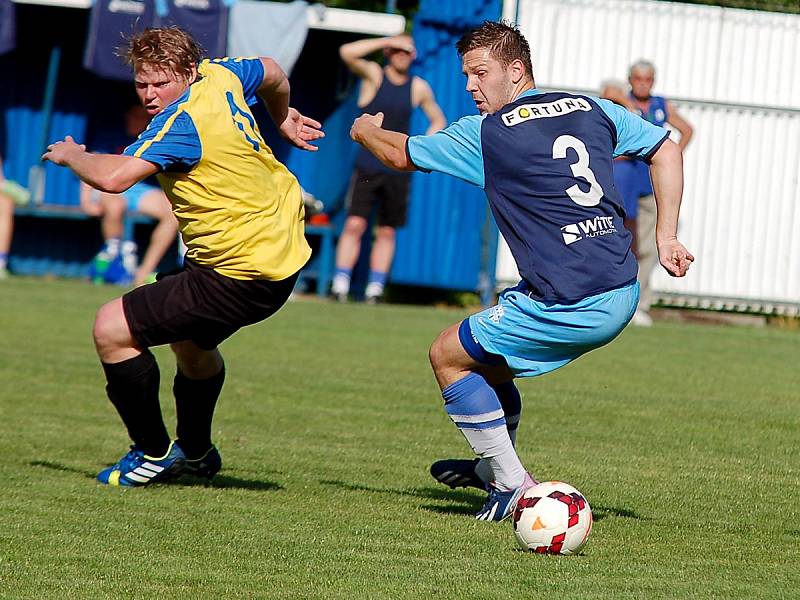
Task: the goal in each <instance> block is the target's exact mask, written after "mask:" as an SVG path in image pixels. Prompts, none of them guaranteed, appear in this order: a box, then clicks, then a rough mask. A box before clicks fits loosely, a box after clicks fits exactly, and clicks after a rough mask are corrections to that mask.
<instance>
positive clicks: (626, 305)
mask: <svg viewBox="0 0 800 600" xmlns="http://www.w3.org/2000/svg"><path fill="white" fill-rule="evenodd" d="M638 302H639V284H638V283H636V282H634V283H632V284H630V285H627V286H625V287H621V288H617V289H615V290H611V291H608V292H603V293H602V294H597V295H596V296H589V297H588V298H584V299H583V300H581V301H580V302H576V303H575V304H551V303H545V302H540V301H538V300H534V299H532V298H530V297H529V296H528V295H527V294H526V293H525V292H524V291H521V290H520V289H519V287H516V288H509V289H507V290H504V291H503V292H502V293H501V294H500V298H499V300H498V303H497V305H495V306H493V307H491V308H488V309H486V310H484V311H482V312H479V313H476V314H474V315H472V316H471V317H469V318H468V319H465V320H464V322H462V323H461V327H460V329H459V332H458V333H459V338H460V340H461V344H462V345H463V346H464V349H465V350H466V351H467V353H468V354H469V355H470V356H471V357H472V358H474V359H475V360H476V361H478V362H480V363H483V364H502V363H503V362H505V363H506V364H507V365H508V367H509V368H510V369H511V371H512V372H513V373H514V375H515V376H517V377H535V376H536V375H544V374H545V373H549V372H550V371H553V370H555V369H558V368H559V367H563V366H564V365H566V364H567V363H569V362H572V361H573V360H575V359H576V358H578V357H579V356H581V355H582V354H586V353H587V352H589V351H591V350H594V349H595V348H599V347H600V346H604V345H605V344H607V343H608V342H610V341H611V340H613V339H614V338H615V337H617V335H619V333H620V332H621V331H622V330H623V329H624V328H625V326H626V325H627V324H628V321H630V320H631V317H633V313H634V312H635V310H636V305H637V303H638Z"/></svg>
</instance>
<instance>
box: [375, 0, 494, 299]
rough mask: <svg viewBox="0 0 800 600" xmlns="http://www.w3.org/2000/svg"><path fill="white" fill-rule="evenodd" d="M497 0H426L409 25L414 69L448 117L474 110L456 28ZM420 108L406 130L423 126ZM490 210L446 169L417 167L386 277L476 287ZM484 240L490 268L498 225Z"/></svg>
mask: <svg viewBox="0 0 800 600" xmlns="http://www.w3.org/2000/svg"><path fill="white" fill-rule="evenodd" d="M500 10H501V3H500V1H499V0H424V1H423V2H422V5H421V7H420V10H419V12H418V13H417V16H416V19H415V23H414V30H413V34H414V40H415V42H416V45H417V53H418V55H419V56H420V59H419V64H418V66H417V70H416V73H417V74H418V75H420V76H421V77H423V78H424V79H426V80H427V81H428V83H430V84H431V87H432V88H433V92H434V94H435V96H436V100H437V102H438V103H439V105H440V106H441V107H442V110H443V111H444V113H445V116H446V117H447V120H448V122H452V121H455V120H457V119H459V118H460V117H462V116H464V115H468V114H476V110H475V104H474V103H473V102H472V99H471V97H470V95H469V94H468V93H467V92H466V91H464V77H463V75H462V74H461V60H460V59H459V57H458V54H457V53H456V49H455V43H456V41H457V40H458V38H459V37H460V36H461V35H462V33H463V32H464V31H466V30H468V29H470V28H472V27H474V26H476V25H480V24H481V23H482V22H483V21H484V20H496V19H498V18H499V17H500ZM424 128H425V121H424V117H423V116H422V115H420V114H415V115H414V118H413V120H412V130H414V131H424ZM487 214H488V207H487V203H486V197H485V195H484V193H483V191H482V190H480V189H478V188H476V187H474V186H471V185H468V184H466V183H464V182H462V181H460V180H457V179H455V178H452V177H447V176H445V175H440V174H436V173H432V174H430V175H425V174H422V173H415V174H414V176H413V179H412V188H411V202H410V210H409V220H408V226H407V227H406V228H404V229H402V230H401V231H399V232H398V238H397V255H396V258H395V262H394V266H393V268H392V277H391V279H392V281H393V282H395V283H406V284H413V285H424V286H432V287H443V288H449V289H461V290H475V289H477V288H478V287H479V275H480V272H481V263H482V256H483V253H484V251H485V248H484V241H485V240H484V239H483V238H484V237H485V236H484V235H483V232H484V231H485V230H486V229H487V228H486V227H485V223H486V219H487ZM489 232H490V234H489V237H490V239H489V240H487V246H488V248H491V251H490V254H491V256H490V257H489V259H490V260H491V265H492V267H491V270H492V271H493V269H494V250H493V248H494V245H493V244H495V243H496V230H495V228H494V226H493V225H492V226H491V228H490V229H489Z"/></svg>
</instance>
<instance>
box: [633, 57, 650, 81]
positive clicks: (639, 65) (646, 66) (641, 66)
mask: <svg viewBox="0 0 800 600" xmlns="http://www.w3.org/2000/svg"><path fill="white" fill-rule="evenodd" d="M634 71H652V72H653V75H655V74H656V66H655V65H654V64H653V63H651V62H650V61H649V60H644V59H639V60H637V61H636V62H635V63H633V64H632V65H631V68H630V69H628V77H630V76H631V75H633V72H634Z"/></svg>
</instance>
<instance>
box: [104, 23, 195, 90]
mask: <svg viewBox="0 0 800 600" xmlns="http://www.w3.org/2000/svg"><path fill="white" fill-rule="evenodd" d="M126 41H127V43H126V45H125V46H122V47H120V48H118V49H117V55H118V56H120V57H121V58H122V59H123V60H124V61H125V63H126V64H128V65H130V67H131V68H132V69H133V71H134V72H136V71H138V70H139V69H141V68H142V67H143V66H149V67H151V68H154V69H158V70H162V71H170V72H172V73H175V75H177V76H178V77H180V78H182V79H187V80H188V79H189V78H190V77H191V76H192V73H193V71H194V69H196V68H197V65H198V64H199V63H200V60H201V59H202V58H203V48H202V47H201V46H200V44H198V43H197V42H196V41H195V39H194V38H193V37H192V36H191V35H190V34H189V33H188V32H186V31H184V30H183V29H181V28H180V27H162V28H149V29H145V30H144V31H142V32H140V33H135V34H133V35H131V36H130V37H129V38H128V39H127V40H126Z"/></svg>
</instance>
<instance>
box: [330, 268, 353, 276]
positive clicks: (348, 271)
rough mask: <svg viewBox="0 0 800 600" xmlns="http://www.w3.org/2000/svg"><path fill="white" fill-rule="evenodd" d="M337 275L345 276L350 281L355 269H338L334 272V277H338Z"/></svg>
mask: <svg viewBox="0 0 800 600" xmlns="http://www.w3.org/2000/svg"><path fill="white" fill-rule="evenodd" d="M337 275H344V276H345V277H347V278H348V279H350V278H352V276H353V269H342V268H341V267H336V271H335V272H334V274H333V276H334V277H336V276H337Z"/></svg>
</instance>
